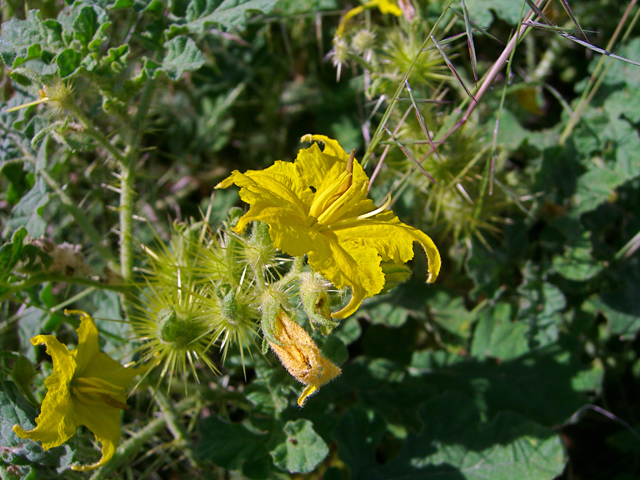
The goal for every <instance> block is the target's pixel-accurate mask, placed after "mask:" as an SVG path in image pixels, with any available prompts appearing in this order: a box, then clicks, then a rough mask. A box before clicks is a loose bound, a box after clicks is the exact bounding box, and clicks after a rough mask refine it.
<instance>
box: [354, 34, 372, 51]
mask: <svg viewBox="0 0 640 480" xmlns="http://www.w3.org/2000/svg"><path fill="white" fill-rule="evenodd" d="M375 44H376V34H375V33H373V32H371V31H369V30H360V31H359V32H357V33H356V34H355V35H354V36H353V39H352V40H351V45H352V46H353V49H354V50H355V51H356V52H358V53H360V54H364V53H365V52H366V51H368V50H371V49H372V48H373V47H375Z"/></svg>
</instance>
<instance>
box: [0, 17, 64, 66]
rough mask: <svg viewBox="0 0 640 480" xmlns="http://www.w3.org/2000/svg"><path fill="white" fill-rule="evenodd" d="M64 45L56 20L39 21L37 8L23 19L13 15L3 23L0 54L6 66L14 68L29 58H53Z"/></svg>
mask: <svg viewBox="0 0 640 480" xmlns="http://www.w3.org/2000/svg"><path fill="white" fill-rule="evenodd" d="M63 48H64V43H63V41H62V28H61V26H60V24H59V23H58V22H56V21H55V20H45V21H42V17H41V14H40V12H39V11H37V10H30V11H29V14H28V16H27V19H26V20H17V19H12V20H9V21H8V22H5V23H3V24H2V35H0V56H1V57H2V60H3V61H4V63H5V64H6V65H7V66H8V67H9V68H17V67H19V66H20V65H22V64H23V63H25V62H27V61H29V60H36V59H38V60H40V59H43V60H44V59H48V58H52V57H53V56H54V55H55V54H57V53H58V52H60V51H61V50H62V49H63ZM45 54H46V55H45Z"/></svg>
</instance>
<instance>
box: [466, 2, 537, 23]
mask: <svg viewBox="0 0 640 480" xmlns="http://www.w3.org/2000/svg"><path fill="white" fill-rule="evenodd" d="M465 3H466V4H467V10H468V11H469V17H470V18H471V20H472V21H473V22H475V23H477V24H478V25H480V26H481V27H489V26H490V25H491V24H492V23H493V16H492V15H491V11H493V14H494V15H496V16H497V17H498V18H501V19H502V20H504V21H505V22H507V23H508V24H509V25H512V26H515V25H517V24H518V23H519V22H520V12H521V11H522V2H518V1H514V0H466V2H465ZM528 10H529V9H528V8H527V7H525V9H524V13H525V14H526V13H527V11H528Z"/></svg>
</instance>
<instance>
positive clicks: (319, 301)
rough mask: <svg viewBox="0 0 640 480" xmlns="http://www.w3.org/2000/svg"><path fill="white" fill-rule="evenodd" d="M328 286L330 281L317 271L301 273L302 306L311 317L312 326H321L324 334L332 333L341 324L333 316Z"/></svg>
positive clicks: (314, 327) (315, 327)
mask: <svg viewBox="0 0 640 480" xmlns="http://www.w3.org/2000/svg"><path fill="white" fill-rule="evenodd" d="M328 286H329V284H328V282H327V281H326V280H324V279H323V278H322V277H321V276H320V275H318V274H316V273H312V272H305V273H302V274H301V275H300V297H301V298H302V307H303V308H304V311H305V313H306V314H307V316H308V317H309V321H310V322H311V327H312V328H313V329H314V330H315V329H317V328H319V329H320V332H321V333H322V334H323V335H328V334H330V333H331V330H333V329H334V328H335V327H337V326H338V325H339V323H338V322H336V321H335V320H333V319H332V318H331V308H330V303H329V295H328V294H327V288H328Z"/></svg>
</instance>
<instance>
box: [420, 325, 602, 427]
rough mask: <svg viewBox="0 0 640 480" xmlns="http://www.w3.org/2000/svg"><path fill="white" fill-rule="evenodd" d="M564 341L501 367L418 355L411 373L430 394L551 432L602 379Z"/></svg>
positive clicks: (487, 362) (442, 355)
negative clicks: (452, 395)
mask: <svg viewBox="0 0 640 480" xmlns="http://www.w3.org/2000/svg"><path fill="white" fill-rule="evenodd" d="M561 340H562V342H558V343H557V344H554V345H551V344H549V345H546V346H545V347H544V348H533V349H531V350H530V351H529V352H526V353H525V354H523V355H521V356H520V357H518V358H513V359H511V360H505V361H501V362H496V361H494V360H485V361H484V362H480V361H477V360H475V359H474V360H471V359H462V358H461V357H459V356H455V355H451V354H446V353H445V352H429V351H423V352H415V353H414V355H413V359H412V362H411V367H410V368H411V371H412V372H414V374H421V375H423V377H422V378H421V380H422V381H424V382H426V381H428V382H429V385H430V386H431V387H432V388H437V389H438V390H439V391H441V392H444V391H458V392H461V393H463V394H464V395H466V396H469V397H472V398H475V399H476V402H477V403H478V405H479V406H481V407H482V410H481V413H482V414H483V415H484V416H485V418H491V417H492V416H494V415H496V414H498V413H499V412H501V411H512V412H515V413H518V414H520V415H523V416H524V417H526V418H528V419H530V420H533V421H535V422H536V423H539V424H541V425H545V426H553V425H557V424H559V423H562V422H565V421H566V420H567V419H568V418H569V417H570V416H571V415H572V414H573V413H574V412H575V411H576V410H578V409H579V408H580V407H581V406H582V405H584V404H585V403H586V402H588V401H589V398H590V395H591V392H592V390H594V389H595V390H596V391H597V390H598V388H596V387H597V385H599V384H600V383H599V382H600V381H601V379H602V373H603V371H602V368H601V367H599V366H598V365H595V364H584V363H582V361H581V360H580V359H579V358H578V357H579V351H578V350H577V349H575V348H573V349H568V347H567V346H566V345H564V344H571V342H572V339H570V338H566V337H563V338H562V339H561ZM574 343H575V342H574ZM585 379H590V382H586V381H585Z"/></svg>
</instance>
